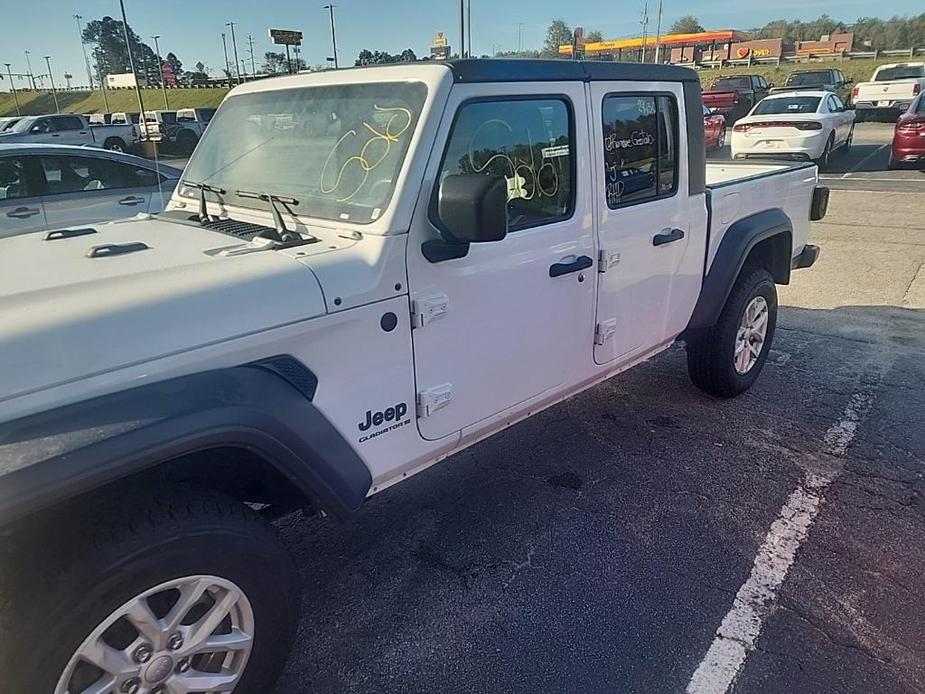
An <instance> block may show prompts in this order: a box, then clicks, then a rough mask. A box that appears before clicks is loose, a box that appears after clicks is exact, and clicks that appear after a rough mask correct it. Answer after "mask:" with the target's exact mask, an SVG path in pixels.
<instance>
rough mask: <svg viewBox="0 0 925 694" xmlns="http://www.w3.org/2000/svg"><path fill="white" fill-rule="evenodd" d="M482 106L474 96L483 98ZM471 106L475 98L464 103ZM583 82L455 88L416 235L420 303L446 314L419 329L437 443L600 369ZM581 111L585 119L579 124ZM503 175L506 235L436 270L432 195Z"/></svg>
mask: <svg viewBox="0 0 925 694" xmlns="http://www.w3.org/2000/svg"><path fill="white" fill-rule="evenodd" d="M476 96H477V98H476ZM467 97H472V98H467ZM584 99H585V93H584V85H583V84H582V83H580V82H571V83H562V84H556V85H550V88H549V90H548V96H537V95H536V85H530V84H526V85H519V84H495V85H485V84H481V85H478V90H477V93H476V91H475V90H474V89H473V88H469V87H467V86H457V87H456V88H454V91H453V94H452V95H451V97H450V103H449V104H448V106H447V112H448V113H449V114H455V116H454V117H453V118H452V123H446V124H444V125H442V126H441V131H440V133H439V134H438V140H437V142H438V145H437V147H436V148H435V149H434V155H433V157H434V160H433V161H431V162H430V165H429V167H428V174H427V177H426V179H425V186H424V190H423V191H422V194H421V199H420V200H419V201H418V204H417V207H416V212H415V219H414V222H413V227H412V230H411V235H410V237H409V249H408V274H409V281H410V293H411V298H412V301H413V305H414V306H417V307H420V306H422V305H430V306H434V307H436V312H438V313H440V315H437V316H434V317H433V318H431V319H428V320H427V322H426V323H425V324H424V325H423V326H422V327H418V328H415V329H414V331H413V340H414V362H415V376H416V379H417V387H418V391H419V396H418V401H419V406H418V417H419V419H418V427H419V430H420V432H421V435H422V436H423V437H424V438H426V439H430V440H434V439H439V438H442V437H444V436H447V435H449V434H452V433H454V432H458V431H460V430H462V429H464V428H466V427H468V426H470V425H473V424H476V423H477V422H480V421H481V420H485V419H487V418H489V417H491V416H493V415H498V414H499V413H505V415H506V416H507V415H508V414H510V416H516V414H517V413H518V412H520V411H522V410H526V409H529V403H528V401H530V400H531V399H533V398H535V397H536V396H540V395H542V394H552V393H554V392H555V391H556V390H557V389H561V388H563V387H566V386H567V384H569V383H570V382H572V380H573V379H575V378H577V376H576V374H578V373H579V372H581V371H582V369H584V370H585V371H587V370H589V369H590V368H591V366H592V362H591V345H592V342H593V314H594V308H593V306H594V285H595V272H596V269H595V268H594V267H593V263H594V260H593V259H594V257H595V248H594V236H593V231H594V229H593V222H592V215H591V200H590V193H589V191H590V176H591V171H590V162H589V158H588V139H587V138H588V132H587V121H586V118H585V106H584ZM576 113H577V114H578V117H576ZM457 174H468V175H486V176H497V177H503V178H504V179H505V180H506V182H507V189H508V213H509V232H508V234H507V237H506V238H504V239H503V240H501V241H495V242H491V243H474V244H471V245H470V247H469V250H468V253H467V254H466V255H465V256H464V257H462V258H456V259H452V260H445V261H442V262H433V263H431V262H429V261H428V260H426V259H425V258H424V257H423V255H422V253H421V250H420V248H421V242H422V241H423V240H426V239H434V238H436V237H437V235H438V232H437V228H438V225H439V220H438V219H436V218H435V210H434V208H435V205H433V201H434V200H435V199H436V198H435V197H434V196H436V195H437V194H439V182H440V181H441V180H443V178H445V177H446V176H449V175H457Z"/></svg>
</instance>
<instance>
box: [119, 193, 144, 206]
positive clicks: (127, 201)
mask: <svg viewBox="0 0 925 694" xmlns="http://www.w3.org/2000/svg"><path fill="white" fill-rule="evenodd" d="M144 201H145V199H144V198H139V197H138V196H137V195H129V196H128V197H125V198H122V199H121V200H120V201H119V204H120V205H140V204H141V203H143V202H144Z"/></svg>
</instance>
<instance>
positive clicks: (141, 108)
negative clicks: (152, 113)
mask: <svg viewBox="0 0 925 694" xmlns="http://www.w3.org/2000/svg"><path fill="white" fill-rule="evenodd" d="M119 9H120V10H122V31H123V32H124V33H125V47H126V48H127V49H128V66H129V68H130V69H131V71H132V75H133V76H134V77H135V95H136V96H137V97H138V122H139V123H140V124H141V127H139V128H138V130H139V131H140V132H142V133H143V134H144V135H145V136H147V135H146V134H147V128H144V122H145V102H144V100H143V99H142V98H141V86H140V85H139V84H138V73H137V72H135V58H133V57H132V44H131V42H130V41H129V40H128V19H126V17H125V2H124V1H123V0H119ZM106 110H109V107H108V106H107V107H106ZM142 128H144V130H142Z"/></svg>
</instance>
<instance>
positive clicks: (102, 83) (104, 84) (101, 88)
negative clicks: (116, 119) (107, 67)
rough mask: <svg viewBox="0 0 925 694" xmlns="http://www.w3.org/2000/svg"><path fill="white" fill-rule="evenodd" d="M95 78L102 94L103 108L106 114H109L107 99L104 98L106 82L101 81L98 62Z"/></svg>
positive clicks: (101, 73) (101, 71) (100, 69)
mask: <svg viewBox="0 0 925 694" xmlns="http://www.w3.org/2000/svg"><path fill="white" fill-rule="evenodd" d="M96 76H97V79H99V81H100V91H101V92H103V108H105V109H106V113H109V97H108V96H106V81H105V80H104V79H103V69H102V68H101V67H100V64H99V62H97V64H96Z"/></svg>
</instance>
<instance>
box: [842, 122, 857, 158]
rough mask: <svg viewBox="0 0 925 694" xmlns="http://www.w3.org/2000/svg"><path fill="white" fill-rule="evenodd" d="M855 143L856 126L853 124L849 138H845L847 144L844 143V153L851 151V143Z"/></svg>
mask: <svg viewBox="0 0 925 694" xmlns="http://www.w3.org/2000/svg"><path fill="white" fill-rule="evenodd" d="M853 143H854V126H853V125H852V126H851V130H850V132H849V133H848V139H847V140H845V144H843V145H842V150H841V151H842V154H847V153H848V152H849V151H851V145H852V144H853Z"/></svg>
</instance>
